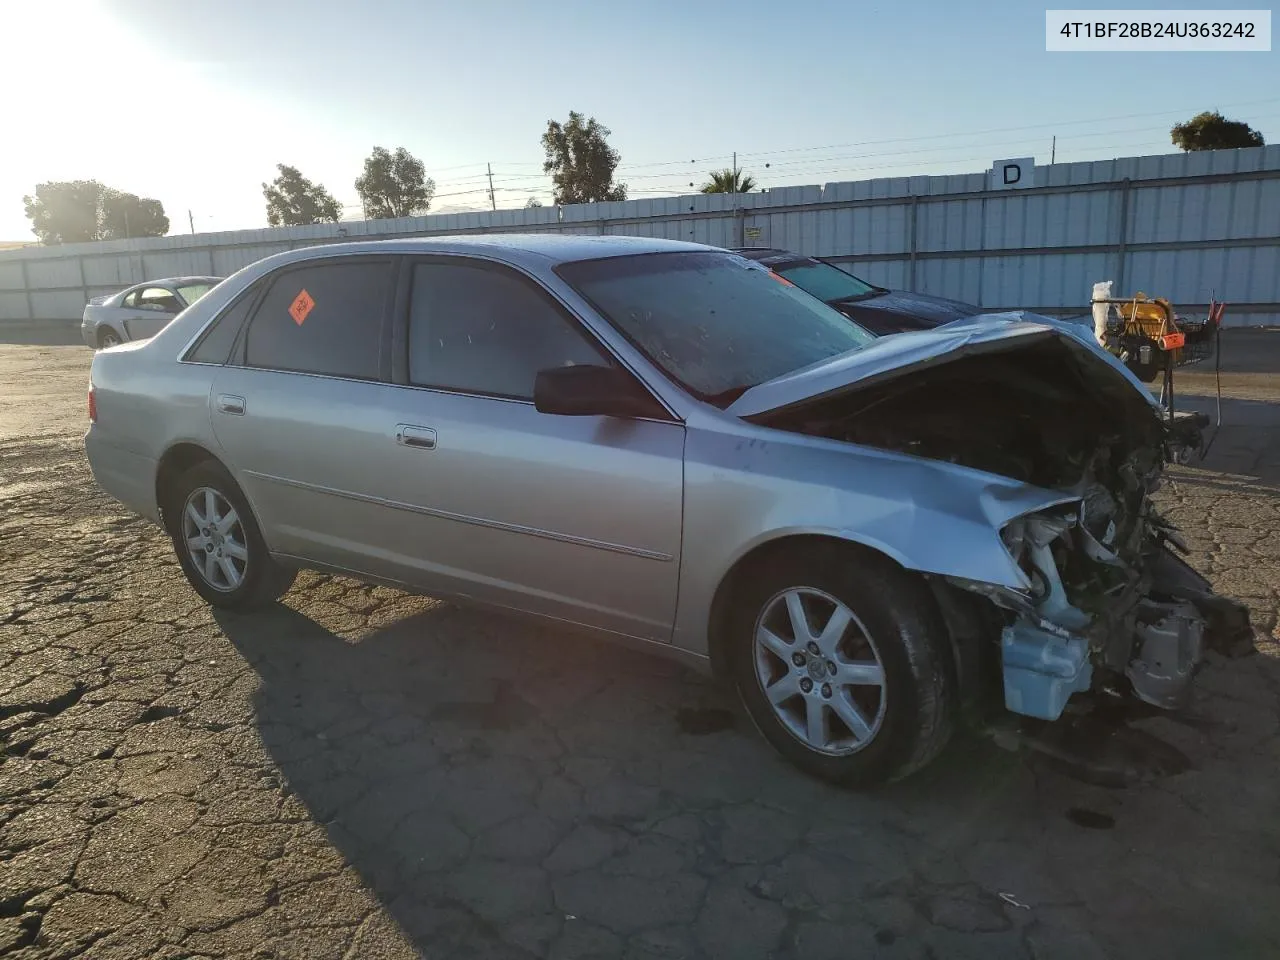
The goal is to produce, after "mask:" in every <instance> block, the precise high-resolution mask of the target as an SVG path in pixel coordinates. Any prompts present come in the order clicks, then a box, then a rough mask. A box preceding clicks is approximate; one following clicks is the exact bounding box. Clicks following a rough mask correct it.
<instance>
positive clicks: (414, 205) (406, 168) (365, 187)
mask: <svg viewBox="0 0 1280 960" xmlns="http://www.w3.org/2000/svg"><path fill="white" fill-rule="evenodd" d="M356 192H357V193H359V194H360V200H361V201H362V202H363V203H364V215H365V216H366V217H368V218H369V219H371V220H384V219H387V218H391V217H412V216H417V215H420V214H423V213H426V212H427V210H428V209H429V208H430V207H431V198H432V197H434V196H435V194H436V182H435V181H434V180H432V179H430V178H428V177H427V172H426V168H425V167H424V166H423V165H422V161H421V160H419V159H418V158H417V157H415V156H414V155H413V154H411V153H410V152H409V151H408V150H406V149H405V148H404V147H397V148H396V152H395V153H390V152H388V151H387V149H386V148H385V147H374V148H373V153H371V154H369V156H367V157H365V158H364V173H363V174H361V175H360V176H359V177H357V178H356Z"/></svg>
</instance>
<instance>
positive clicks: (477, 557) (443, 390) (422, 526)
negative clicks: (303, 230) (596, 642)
mask: <svg viewBox="0 0 1280 960" xmlns="http://www.w3.org/2000/svg"><path fill="white" fill-rule="evenodd" d="M401 299H402V300H407V301H408V307H407V309H405V310H404V311H403V313H402V314H401V313H399V312H398V322H399V323H400V324H401V326H400V327H399V328H398V329H399V331H400V332H399V335H398V336H397V351H396V357H397V365H396V367H395V369H394V371H393V377H394V379H395V380H396V381H397V384H398V385H397V386H394V387H392V388H390V389H391V391H392V393H393V394H394V400H393V403H392V409H393V411H394V415H393V417H391V418H389V419H388V421H387V424H386V427H387V428H391V427H393V426H394V429H395V430H396V433H397V438H398V440H397V442H396V443H394V444H392V445H390V449H391V450H392V452H393V453H394V459H393V460H391V461H387V460H384V459H382V458H379V462H380V463H382V464H384V465H385V467H386V468H385V469H384V470H383V472H382V475H381V479H380V482H381V484H382V487H381V489H382V490H383V492H384V495H385V497H386V498H387V499H388V500H390V501H394V503H395V505H396V506H395V508H396V509H397V510H399V511H400V515H401V516H400V523H399V524H398V525H397V527H396V528H395V531H394V533H395V536H396V538H397V541H396V542H397V546H396V552H397V553H398V554H399V555H400V556H401V557H402V558H404V561H405V562H406V563H408V564H410V565H411V566H413V567H414V568H416V570H415V571H414V573H413V577H414V579H416V580H418V581H419V582H423V583H426V584H432V585H441V586H443V587H444V588H445V589H447V590H449V591H450V592H454V593H460V594H463V595H467V596H474V597H476V598H479V599H482V600H486V601H488V602H492V603H498V604H502V605H507V606H511V607H515V608H518V609H523V610H528V611H533V612H536V613H541V614H545V615H549V616H553V617H558V618H561V619H565V620H570V621H574V622H577V623H583V624H587V625H590V626H593V627H597V628H602V629H606V630H611V631H615V632H618V633H622V634H626V635H630V636H636V637H641V638H644V639H649V640H660V641H669V639H670V633H671V625H672V621H673V619H674V615H675V605H676V587H677V581H678V575H679V556H680V535H681V518H682V513H681V511H682V500H683V496H682V494H683V482H684V467H683V456H684V436H685V431H684V425H683V424H682V423H679V422H677V421H676V420H675V419H674V418H673V417H666V418H663V417H657V418H654V419H635V420H622V419H613V418H608V417H567V416H553V415H549V414H542V413H539V412H538V411H537V410H536V409H535V408H534V406H533V402H532V397H533V382H534V377H535V375H536V373H537V372H538V370H540V369H545V368H547V367H555V366H563V365H568V364H575V363H587V364H593V363H594V364H616V362H617V361H616V360H614V359H613V358H612V357H611V356H610V355H609V354H608V352H607V351H606V350H605V348H604V347H603V346H601V345H600V343H599V342H598V341H597V340H596V339H595V338H594V337H593V336H592V335H591V334H590V333H589V332H588V331H587V330H586V329H585V328H584V327H583V326H582V324H581V323H580V322H579V321H578V320H577V319H576V318H575V317H573V316H572V315H571V314H570V313H569V312H568V311H567V310H566V309H565V308H564V306H563V305H562V304H561V303H560V302H559V301H558V300H556V299H555V298H554V297H553V296H551V295H550V294H549V293H548V292H547V291H546V290H545V289H543V288H542V287H541V286H540V285H539V284H537V283H536V282H535V281H533V280H532V279H530V278H528V277H526V276H524V275H523V274H521V273H519V272H517V271H515V270H514V269H512V268H509V267H506V266H502V265H499V264H496V263H492V262H487V261H483V260H478V259H470V258H450V257H432V258H419V259H415V260H412V261H408V262H407V263H406V266H405V274H404V276H403V288H402V291H401ZM655 405H656V406H660V405H658V404H656V403H655Z"/></svg>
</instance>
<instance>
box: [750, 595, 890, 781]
mask: <svg viewBox="0 0 1280 960" xmlns="http://www.w3.org/2000/svg"><path fill="white" fill-rule="evenodd" d="M753 653H754V660H755V672H756V679H757V681H759V683H760V688H761V690H763V691H764V695H765V698H766V699H767V700H768V701H769V704H770V705H771V707H772V709H773V712H774V714H775V715H776V716H777V718H778V719H779V720H780V721H781V723H782V725H783V726H784V727H785V728H786V729H787V730H788V731H789V732H790V733H791V735H792V736H794V737H795V738H796V739H798V740H800V741H801V742H802V743H803V744H804V745H805V746H806V747H808V748H809V749H810V750H814V751H817V752H819V753H823V754H827V755H829V756H845V755H848V754H851V753H856V752H858V751H859V750H861V749H863V748H864V747H866V746H867V745H868V744H869V743H871V741H872V740H873V739H875V736H876V734H877V733H878V732H879V730H880V726H881V724H882V722H883V720H884V714H885V702H886V688H885V676H884V665H883V663H882V662H881V659H880V655H879V653H878V651H877V650H876V646H875V643H874V641H873V640H872V638H871V635H870V634H869V633H868V632H867V630H866V628H865V627H864V626H863V624H862V622H861V621H860V620H859V619H858V617H857V615H856V614H854V612H853V611H852V610H851V609H850V608H849V607H848V606H847V605H846V604H844V603H842V602H841V601H840V600H837V599H836V598H835V597H833V596H831V595H830V594H829V593H826V592H824V591H822V590H818V589H816V588H813V587H793V588H791V589H788V590H784V591H782V592H781V593H778V594H776V595H775V596H774V597H772V598H771V599H770V600H769V601H768V602H767V603H766V604H765V605H764V608H763V610H762V611H761V613H760V616H759V617H758V618H757V619H756V624H755V632H754V648H753Z"/></svg>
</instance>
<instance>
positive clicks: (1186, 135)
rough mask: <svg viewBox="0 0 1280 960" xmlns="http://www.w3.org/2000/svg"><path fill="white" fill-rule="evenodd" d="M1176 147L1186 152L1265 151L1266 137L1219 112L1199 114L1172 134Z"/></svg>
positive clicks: (1170, 133)
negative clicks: (1263, 147) (1237, 149)
mask: <svg viewBox="0 0 1280 960" xmlns="http://www.w3.org/2000/svg"><path fill="white" fill-rule="evenodd" d="M1169 136H1170V138H1171V139H1172V140H1173V145H1174V146H1175V147H1178V148H1180V149H1182V150H1187V151H1191V150H1231V149H1234V148H1236V147H1261V146H1263V145H1264V141H1263V139H1262V134H1260V133H1259V132H1258V131H1257V130H1255V129H1253V127H1251V126H1249V125H1248V124H1247V123H1245V122H1243V121H1241V120H1228V119H1227V118H1226V117H1224V116H1223V115H1222V114H1220V113H1219V112H1218V111H1216V110H1214V111H1212V112H1211V111H1208V110H1206V111H1205V112H1204V113H1198V114H1196V115H1195V116H1194V117H1192V118H1191V119H1190V120H1188V121H1187V122H1186V123H1179V124H1178V125H1177V126H1175V127H1174V128H1173V129H1172V130H1170V131H1169Z"/></svg>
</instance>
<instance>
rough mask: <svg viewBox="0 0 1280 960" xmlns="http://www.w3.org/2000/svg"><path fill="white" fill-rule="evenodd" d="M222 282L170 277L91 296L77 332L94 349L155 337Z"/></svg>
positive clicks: (212, 278)
mask: <svg viewBox="0 0 1280 960" xmlns="http://www.w3.org/2000/svg"><path fill="white" fill-rule="evenodd" d="M221 282H222V278H221V277H169V278H167V279H164V280H148V281H146V282H145V283H138V284H135V285H134V286H132V287H128V288H126V289H124V290H121V291H120V292H119V293H115V294H112V295H111V296H107V297H94V298H93V299H92V300H90V301H89V302H88V303H87V304H86V305H85V308H84V317H83V318H82V319H81V321H80V336H81V337H82V338H83V339H84V342H85V346H88V347H93V348H94V349H95V350H101V349H105V348H107V347H114V346H117V345H118V344H121V343H126V342H128V341H130V340H146V339H147V338H148V337H154V336H155V335H156V334H157V333H159V332H160V331H161V330H162V329H164V327H165V325H166V324H167V323H168V322H169V321H170V320H172V319H173V318H174V317H176V316H177V315H178V314H179V313H181V312H182V311H183V310H185V309H187V307H189V306H191V304H193V303H195V302H196V301H197V300H199V299H200V298H201V297H203V296H204V295H205V294H206V293H208V292H209V291H210V290H212V289H213V288H214V287H216V286H217V285H218V284H219V283H221Z"/></svg>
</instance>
